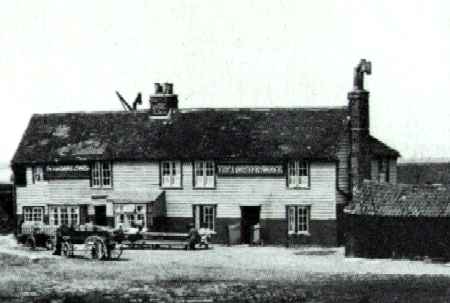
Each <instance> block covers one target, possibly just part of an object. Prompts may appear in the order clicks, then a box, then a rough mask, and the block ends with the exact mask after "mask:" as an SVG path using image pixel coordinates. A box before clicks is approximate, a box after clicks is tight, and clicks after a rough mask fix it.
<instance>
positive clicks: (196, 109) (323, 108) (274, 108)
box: [33, 106, 347, 117]
mask: <svg viewBox="0 0 450 303" xmlns="http://www.w3.org/2000/svg"><path fill="white" fill-rule="evenodd" d="M342 109H347V106H311V107H308V106H271V107H186V108H180V109H179V112H181V113H189V112H201V111H230V112H237V111H284V110H293V111H297V110H308V111H327V110H342ZM147 112H148V109H145V110H136V111H125V110H99V111H96V110H93V111H68V112H57V113H34V114H33V116H36V117H45V116H49V115H52V116H58V115H71V114H88V115H89V114H92V115H95V114H140V113H147Z"/></svg>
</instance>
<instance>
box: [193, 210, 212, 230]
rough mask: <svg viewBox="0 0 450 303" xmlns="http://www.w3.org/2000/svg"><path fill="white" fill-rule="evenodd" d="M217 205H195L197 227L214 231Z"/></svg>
mask: <svg viewBox="0 0 450 303" xmlns="http://www.w3.org/2000/svg"><path fill="white" fill-rule="evenodd" d="M216 208H217V206H216V205H213V204H208V205H194V223H195V228H196V229H200V228H205V229H208V230H209V231H214V230H215V227H216Z"/></svg>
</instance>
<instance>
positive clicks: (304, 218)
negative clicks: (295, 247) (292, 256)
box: [298, 206, 309, 232]
mask: <svg viewBox="0 0 450 303" xmlns="http://www.w3.org/2000/svg"><path fill="white" fill-rule="evenodd" d="M308 228H309V207H307V206H302V207H299V208H298V231H299V232H307V231H308Z"/></svg>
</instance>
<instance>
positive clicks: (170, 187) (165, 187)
mask: <svg viewBox="0 0 450 303" xmlns="http://www.w3.org/2000/svg"><path fill="white" fill-rule="evenodd" d="M161 189H175V190H176V189H178V190H180V189H183V186H163V185H162V186H161Z"/></svg>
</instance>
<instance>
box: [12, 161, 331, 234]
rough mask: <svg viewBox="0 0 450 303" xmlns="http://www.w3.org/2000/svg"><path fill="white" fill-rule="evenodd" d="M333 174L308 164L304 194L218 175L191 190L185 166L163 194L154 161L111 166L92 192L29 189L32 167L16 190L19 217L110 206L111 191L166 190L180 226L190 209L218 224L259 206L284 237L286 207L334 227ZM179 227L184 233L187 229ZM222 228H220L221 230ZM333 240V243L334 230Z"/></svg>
mask: <svg viewBox="0 0 450 303" xmlns="http://www.w3.org/2000/svg"><path fill="white" fill-rule="evenodd" d="M336 170H337V166H336V163H335V162H313V163H311V166H310V185H311V186H310V188H308V189H289V188H287V186H286V178H285V176H277V177H221V176H217V180H216V188H215V189H196V188H194V187H193V164H192V162H184V163H183V165H182V172H183V177H182V185H183V186H182V189H161V187H160V177H159V173H160V172H159V163H158V162H117V163H114V164H113V187H112V188H111V189H94V188H91V187H90V182H89V180H50V181H44V182H39V183H35V184H33V180H32V175H31V168H28V169H27V186H26V187H18V189H17V213H18V214H19V215H21V214H22V209H23V206H44V207H45V213H46V214H48V209H47V205H49V204H50V205H55V204H67V205H84V204H88V205H100V204H108V203H106V197H107V196H108V194H110V193H111V192H113V191H129V190H131V189H132V190H150V191H152V190H165V193H166V194H165V197H166V207H167V217H168V218H169V219H170V218H173V220H175V222H176V219H180V220H181V221H183V222H184V221H186V219H188V220H189V219H190V218H192V216H193V210H192V205H194V204H215V205H217V213H216V214H217V222H218V223H220V222H221V220H222V221H223V222H237V221H239V220H238V219H239V218H240V217H241V208H240V207H241V206H261V214H260V217H261V220H262V221H264V222H266V226H267V228H268V229H270V228H271V225H270V222H276V223H274V224H276V225H277V226H282V228H281V230H283V233H284V230H285V229H286V233H287V220H286V206H287V205H292V204H296V205H310V206H311V220H312V225H311V226H312V227H313V226H316V229H317V230H321V228H319V227H320V225H317V224H316V225H314V223H313V222H314V221H317V222H324V223H323V225H324V226H327V230H329V229H330V228H329V226H333V227H334V226H335V225H336V224H335V223H333V222H334V221H335V220H336V197H337V191H336ZM92 210H93V208H92V207H90V208H89V210H88V213H89V214H91V215H92ZM112 212H113V210H112V207H111V205H109V204H108V205H107V216H108V217H112V216H113V213H112ZM46 217H47V216H46ZM236 219H237V220H236ZM271 220H272V221H271ZM274 220H275V221H274ZM169 221H170V220H168V222H169ZM327 222H331V223H327ZM174 224H175V223H174ZM182 225H183V226H182V228H185V224H182ZM180 226H181V225H180ZM180 226H179V228H181V227H180ZM222 227H223V226H222ZM222 227H218V228H219V229H221V230H222V229H223V228H222ZM277 229H280V228H278V227H277ZM331 229H333V228H331ZM220 237H221V238H223V237H224V235H220ZM331 238H332V239H334V238H335V231H333V233H332V235H331Z"/></svg>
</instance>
